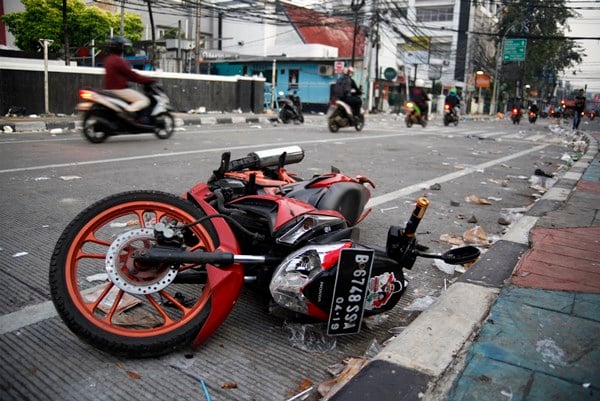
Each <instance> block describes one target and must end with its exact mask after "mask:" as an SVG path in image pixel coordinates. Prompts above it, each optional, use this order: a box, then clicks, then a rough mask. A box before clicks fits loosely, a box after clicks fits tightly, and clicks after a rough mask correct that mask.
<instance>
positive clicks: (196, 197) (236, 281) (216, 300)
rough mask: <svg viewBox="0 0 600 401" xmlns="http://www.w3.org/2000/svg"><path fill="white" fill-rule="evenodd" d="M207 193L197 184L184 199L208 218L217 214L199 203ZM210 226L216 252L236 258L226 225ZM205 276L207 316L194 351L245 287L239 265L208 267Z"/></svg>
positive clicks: (220, 221)
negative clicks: (214, 235) (215, 242)
mask: <svg viewBox="0 0 600 401" xmlns="http://www.w3.org/2000/svg"><path fill="white" fill-rule="evenodd" d="M207 193H208V187H207V186H206V184H200V185H198V186H196V187H194V188H193V189H192V190H191V191H190V192H188V193H187V194H186V195H185V198H186V199H188V200H193V201H195V202H196V204H197V205H198V207H200V208H201V209H202V210H203V211H204V213H206V214H207V215H210V214H217V211H216V210H215V209H214V208H213V207H212V206H210V205H209V204H208V203H207V202H205V201H204V200H203V199H202V198H203V197H204V196H206V194H207ZM212 224H213V226H214V227H215V230H216V232H217V235H218V236H219V247H218V248H217V250H218V251H222V252H231V253H234V254H239V253H240V247H239V244H238V242H237V239H236V237H235V235H234V233H233V231H231V228H230V227H229V225H228V224H227V223H226V222H225V221H224V220H223V219H219V218H215V219H212ZM206 272H207V274H208V279H207V286H208V287H209V288H210V299H211V306H210V312H209V314H208V317H207V319H206V321H205V323H204V324H203V325H202V328H201V329H200V331H199V332H198V335H197V336H196V338H195V339H194V341H193V343H192V346H193V347H198V346H200V345H201V344H202V343H204V342H205V341H206V340H207V339H208V338H209V337H210V336H211V335H212V334H213V333H214V332H215V330H217V329H218V328H219V326H221V324H223V322H224V321H225V319H226V318H227V316H228V315H229V313H230V312H231V310H232V309H233V306H234V305H235V304H236V302H237V299H238V297H239V295H240V292H241V289H242V286H243V285H244V267H243V266H242V265H241V264H239V263H235V264H233V265H232V266H229V267H227V268H218V267H215V266H212V265H207V266H206Z"/></svg>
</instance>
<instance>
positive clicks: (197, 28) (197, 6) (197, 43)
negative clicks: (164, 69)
mask: <svg viewBox="0 0 600 401" xmlns="http://www.w3.org/2000/svg"><path fill="white" fill-rule="evenodd" d="M195 49H196V51H195V53H196V55H195V57H194V59H195V63H196V74H199V73H200V0H196V46H195Z"/></svg>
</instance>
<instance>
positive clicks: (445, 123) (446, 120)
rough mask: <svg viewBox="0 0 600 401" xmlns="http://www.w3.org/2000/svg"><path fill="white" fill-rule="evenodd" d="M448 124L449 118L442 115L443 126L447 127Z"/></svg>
mask: <svg viewBox="0 0 600 401" xmlns="http://www.w3.org/2000/svg"><path fill="white" fill-rule="evenodd" d="M448 125H450V119H449V118H447V117H444V126H446V127H447V126H448Z"/></svg>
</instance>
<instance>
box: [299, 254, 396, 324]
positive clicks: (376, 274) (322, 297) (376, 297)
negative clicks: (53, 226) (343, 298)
mask: <svg viewBox="0 0 600 401" xmlns="http://www.w3.org/2000/svg"><path fill="white" fill-rule="evenodd" d="M336 272H337V266H336V267H334V268H332V269H329V270H327V271H323V272H321V273H319V274H318V275H317V276H315V278H314V279H313V280H312V281H311V282H310V283H309V284H307V285H306V286H305V287H304V290H303V291H302V292H303V294H304V295H305V296H306V297H307V298H308V299H309V300H310V301H311V302H312V303H313V304H315V305H316V306H318V307H319V308H320V309H322V310H323V311H324V312H326V313H329V310H330V309H331V302H332V295H333V287H334V285H335V275H336ZM392 274H393V278H394V279H393V280H391V277H392ZM382 278H385V279H386V280H387V281H388V286H387V289H388V290H387V291H385V293H384V292H383V291H376V292H372V291H369V294H368V295H367V300H366V305H367V306H365V316H371V315H376V314H378V313H382V312H385V311H388V310H390V309H392V308H393V307H394V306H396V304H397V303H398V301H399V300H400V297H402V294H404V291H405V290H406V287H405V281H404V273H403V271H402V267H401V266H400V265H399V264H398V263H397V262H396V261H394V260H392V259H390V258H388V257H387V256H386V255H385V251H384V250H382V249H375V260H374V261H373V268H372V270H371V280H370V281H371V285H372V284H374V282H376V281H377V280H379V281H381V280H382ZM370 287H371V286H370ZM373 304H376V305H378V306H377V307H373V308H372V309H369V308H368V305H373Z"/></svg>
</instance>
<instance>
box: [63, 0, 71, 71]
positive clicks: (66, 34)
mask: <svg viewBox="0 0 600 401" xmlns="http://www.w3.org/2000/svg"><path fill="white" fill-rule="evenodd" d="M62 19H63V42H64V46H65V65H69V64H71V55H70V54H69V31H68V29H67V28H68V27H67V0H63V4H62Z"/></svg>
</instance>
